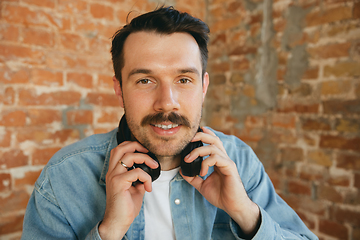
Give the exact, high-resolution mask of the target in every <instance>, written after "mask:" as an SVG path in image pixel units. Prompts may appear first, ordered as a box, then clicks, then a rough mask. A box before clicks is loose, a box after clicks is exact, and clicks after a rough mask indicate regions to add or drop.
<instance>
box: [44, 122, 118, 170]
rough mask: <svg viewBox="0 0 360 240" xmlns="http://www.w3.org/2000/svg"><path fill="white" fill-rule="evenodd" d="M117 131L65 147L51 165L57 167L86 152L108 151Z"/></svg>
mask: <svg viewBox="0 0 360 240" xmlns="http://www.w3.org/2000/svg"><path fill="white" fill-rule="evenodd" d="M115 133H116V130H115V129H114V130H113V131H110V132H108V133H103V134H94V135H91V136H89V137H86V138H84V139H82V140H80V141H78V142H75V143H73V144H70V145H68V146H65V147H63V148H62V149H60V150H59V151H58V152H57V153H55V154H54V156H53V157H52V158H51V159H50V161H49V163H48V166H49V165H56V164H58V163H60V162H61V161H63V160H65V159H68V158H71V157H73V156H75V155H79V154H82V153H85V152H102V151H106V150H107V149H108V147H109V145H111V142H112V141H113V138H114V137H115V135H116V134H115Z"/></svg>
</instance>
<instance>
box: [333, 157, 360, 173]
mask: <svg viewBox="0 0 360 240" xmlns="http://www.w3.org/2000/svg"><path fill="white" fill-rule="evenodd" d="M336 162H337V167H338V168H344V169H348V170H355V171H360V155H355V154H346V153H339V154H338V156H337V158H336Z"/></svg>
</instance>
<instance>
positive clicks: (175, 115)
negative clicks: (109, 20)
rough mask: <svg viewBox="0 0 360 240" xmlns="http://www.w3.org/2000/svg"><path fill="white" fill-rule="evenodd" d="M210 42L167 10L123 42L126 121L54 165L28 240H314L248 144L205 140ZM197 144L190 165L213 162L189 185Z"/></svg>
mask: <svg viewBox="0 0 360 240" xmlns="http://www.w3.org/2000/svg"><path fill="white" fill-rule="evenodd" d="M208 33H209V30H208V28H207V26H206V24H205V23H203V22H202V21H200V20H198V19H195V18H193V17H191V16H190V15H188V14H185V13H179V12H178V11H176V10H174V9H173V8H160V9H158V10H155V11H153V12H150V13H147V14H144V15H141V16H139V17H137V18H135V19H133V20H132V21H131V23H130V24H128V25H126V26H125V27H124V28H122V29H121V30H119V31H118V32H117V33H116V34H115V36H114V38H113V45H112V56H113V64H114V71H115V77H114V78H113V82H114V90H115V94H116V96H117V97H118V99H119V102H120V105H121V106H122V107H123V108H124V110H125V116H124V117H123V118H122V120H121V122H120V125H119V128H118V129H116V130H114V131H112V132H110V133H107V134H100V135H94V136H91V137H89V138H86V139H84V140H82V141H80V142H78V143H75V144H73V145H70V146H68V147H65V148H63V149H62V150H60V151H59V152H58V153H57V154H55V155H54V157H53V158H52V159H51V160H50V161H49V163H48V164H47V166H46V167H45V168H44V170H43V172H42V174H41V175H40V177H39V179H38V181H37V182H36V184H35V189H34V192H33V194H32V196H31V199H30V201H29V205H28V208H27V212H26V214H25V220H24V230H23V239H84V238H86V239H210V238H211V239H242V238H243V239H250V238H253V239H282V238H286V239H316V236H314V235H313V234H312V233H311V232H310V231H309V230H308V229H307V228H306V226H305V225H304V224H303V223H302V221H301V220H300V218H299V217H298V216H297V215H296V214H295V212H294V211H293V210H292V209H291V208H290V207H289V206H288V205H287V204H286V203H285V202H284V201H283V200H282V199H281V198H280V197H279V196H278V195H277V194H276V193H275V190H274V188H273V186H272V184H271V181H270V179H269V178H268V176H267V175H266V173H265V172H264V169H263V166H262V164H261V163H260V161H259V160H258V159H257V158H256V156H255V154H254V153H253V152H252V150H251V149H250V148H249V147H248V146H247V145H246V144H244V143H243V142H242V141H241V140H239V139H237V138H235V137H233V136H226V135H224V134H222V133H220V132H216V131H214V130H211V129H209V128H202V132H197V131H198V129H199V124H200V119H201V109H202V104H203V101H204V98H205V95H206V91H207V87H208V84H209V75H208V73H207V72H206V62H207V42H208ZM198 141H201V142H202V143H203V144H204V145H203V146H201V147H198V148H196V149H194V150H193V151H191V152H190V154H187V156H186V157H185V158H184V160H183V161H184V162H186V163H191V162H193V161H194V160H195V159H197V158H198V157H199V156H200V157H204V159H203V161H202V164H201V171H200V172H199V173H198V175H195V176H184V175H183V173H184V170H185V169H183V168H180V169H179V166H180V164H181V161H182V160H181V152H182V151H183V149H184V148H185V147H186V146H187V145H188V144H189V143H190V142H198ZM150 152H151V153H153V154H155V156H156V158H157V160H154V159H153V158H152V157H151V156H152V155H151V154H150ZM139 164H140V165H141V164H145V165H146V166H147V168H148V169H157V168H158V167H159V165H160V166H161V174H160V176H159V178H158V179H157V180H155V181H154V182H152V177H151V176H150V175H149V174H148V173H147V172H146V171H145V169H144V168H139V167H137V168H134V167H133V166H135V165H137V166H139ZM142 166H143V165H142ZM149 171H150V170H149ZM154 178H157V176H156V177H154Z"/></svg>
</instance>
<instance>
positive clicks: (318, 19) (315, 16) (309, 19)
mask: <svg viewBox="0 0 360 240" xmlns="http://www.w3.org/2000/svg"><path fill="white" fill-rule="evenodd" d="M351 18H352V9H351V7H347V6H341V7H337V8H332V9H327V10H325V11H323V10H321V11H318V12H312V13H309V14H308V15H307V16H306V25H307V26H316V25H322V24H326V23H331V22H336V21H340V20H344V19H351Z"/></svg>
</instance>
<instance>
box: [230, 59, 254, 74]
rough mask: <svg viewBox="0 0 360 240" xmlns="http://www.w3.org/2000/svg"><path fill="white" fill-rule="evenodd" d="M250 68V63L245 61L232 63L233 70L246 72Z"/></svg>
mask: <svg viewBox="0 0 360 240" xmlns="http://www.w3.org/2000/svg"><path fill="white" fill-rule="evenodd" d="M249 68H250V62H249V60H247V59H241V60H235V61H234V62H233V63H232V69H233V70H235V71H236V70H240V71H241V70H248V69H249Z"/></svg>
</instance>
